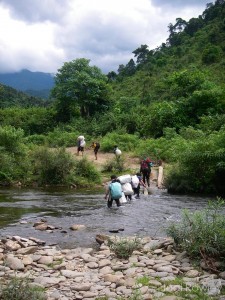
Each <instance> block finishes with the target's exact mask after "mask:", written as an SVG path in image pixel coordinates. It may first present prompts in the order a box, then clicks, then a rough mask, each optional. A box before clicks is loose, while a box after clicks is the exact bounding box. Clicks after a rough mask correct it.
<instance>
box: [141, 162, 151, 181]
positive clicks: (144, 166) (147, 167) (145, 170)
mask: <svg viewBox="0 0 225 300" xmlns="http://www.w3.org/2000/svg"><path fill="white" fill-rule="evenodd" d="M151 167H152V162H151V160H150V159H149V158H146V159H143V160H142V161H141V167H140V173H141V174H142V176H143V182H144V184H147V185H148V187H150V174H151Z"/></svg>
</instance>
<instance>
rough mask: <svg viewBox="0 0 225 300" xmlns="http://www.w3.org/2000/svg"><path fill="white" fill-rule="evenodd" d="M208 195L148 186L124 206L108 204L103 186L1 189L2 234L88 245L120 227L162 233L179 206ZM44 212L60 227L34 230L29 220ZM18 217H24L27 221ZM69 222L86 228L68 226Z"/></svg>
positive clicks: (192, 205)
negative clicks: (94, 188)
mask: <svg viewBox="0 0 225 300" xmlns="http://www.w3.org/2000/svg"><path fill="white" fill-rule="evenodd" d="M208 200H209V198H206V197H191V196H185V195H169V194H167V193H166V191H162V190H158V189H156V188H152V191H151V195H148V196H145V195H141V199H139V200H132V201H131V202H130V203H126V204H124V205H123V206H122V207H119V208H117V207H113V208H111V209H108V208H107V206H106V200H105V199H104V191H103V190H100V191H99V190H98V191H92V193H91V192H90V191H88V192H85V191H82V192H77V191H74V190H66V191H65V190H54V191H53V190H46V191H44V190H23V189H20V190H19V189H18V190H15V189H8V190H0V237H3V236H6V235H20V236H23V237H27V238H28V237H30V236H33V237H36V238H39V239H42V240H45V241H46V242H47V243H48V244H51V243H57V244H58V245H59V246H61V247H75V246H91V245H92V244H93V243H95V236H96V234H99V233H103V234H109V230H112V229H118V228H124V231H121V232H120V233H119V235H121V236H129V235H138V236H146V235H149V236H155V237H159V236H165V230H164V229H165V228H166V227H167V226H168V224H169V222H170V221H173V220H178V219H179V218H180V216H181V212H182V209H184V208H187V209H190V210H192V211H194V210H196V209H201V208H203V207H205V206H206V205H207V202H208ZM41 217H44V218H45V219H46V220H47V222H48V224H49V225H53V226H56V227H60V228H61V229H57V230H54V231H53V232H52V233H49V232H45V231H44V232H43V231H37V230H35V229H34V227H33V223H34V222H36V221H39V220H40V218H41ZM21 220H25V221H27V223H26V224H24V222H22V224H21V223H20V221H21ZM73 224H84V225H85V226H86V229H85V230H81V231H71V230H70V229H69V228H70V226H71V225H73Z"/></svg>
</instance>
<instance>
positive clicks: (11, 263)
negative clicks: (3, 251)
mask: <svg viewBox="0 0 225 300" xmlns="http://www.w3.org/2000/svg"><path fill="white" fill-rule="evenodd" d="M5 263H6V266H8V267H9V268H10V269H12V270H23V269H24V264H23V263H22V261H21V260H20V259H19V258H17V257H14V256H13V255H8V256H6V259H5Z"/></svg>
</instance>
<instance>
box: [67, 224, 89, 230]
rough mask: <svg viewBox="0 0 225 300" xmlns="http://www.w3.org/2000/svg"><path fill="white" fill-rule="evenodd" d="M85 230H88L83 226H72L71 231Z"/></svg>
mask: <svg viewBox="0 0 225 300" xmlns="http://www.w3.org/2000/svg"><path fill="white" fill-rule="evenodd" d="M84 228H86V226H85V225H82V224H74V225H72V226H70V229H71V230H82V229H84Z"/></svg>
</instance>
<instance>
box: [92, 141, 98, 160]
mask: <svg viewBox="0 0 225 300" xmlns="http://www.w3.org/2000/svg"><path fill="white" fill-rule="evenodd" d="M91 147H92V148H93V149H94V154H95V159H96V160H97V159H98V150H99V148H100V144H99V143H98V142H93V143H92V145H91Z"/></svg>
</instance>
